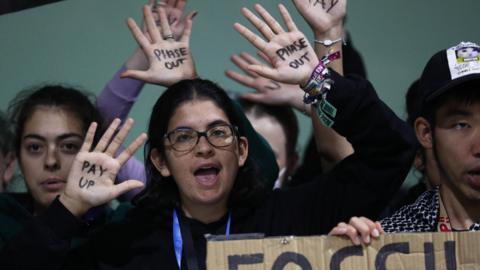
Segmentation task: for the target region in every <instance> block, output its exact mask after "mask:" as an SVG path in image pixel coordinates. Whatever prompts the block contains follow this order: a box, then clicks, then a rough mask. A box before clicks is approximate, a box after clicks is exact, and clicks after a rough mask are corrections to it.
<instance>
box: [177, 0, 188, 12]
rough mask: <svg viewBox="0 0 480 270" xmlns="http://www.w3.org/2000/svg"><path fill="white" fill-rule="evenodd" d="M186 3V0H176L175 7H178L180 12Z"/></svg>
mask: <svg viewBox="0 0 480 270" xmlns="http://www.w3.org/2000/svg"><path fill="white" fill-rule="evenodd" d="M186 5H187V0H178V1H177V4H176V5H175V7H176V8H177V9H179V10H180V11H182V13H183V10H184V9H185V6H186Z"/></svg>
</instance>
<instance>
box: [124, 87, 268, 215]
mask: <svg viewBox="0 0 480 270" xmlns="http://www.w3.org/2000/svg"><path fill="white" fill-rule="evenodd" d="M192 100H209V101H212V102H213V103H215V105H217V106H218V107H219V108H220V109H221V110H223V111H224V112H225V114H226V115H227V117H228V119H229V121H230V123H231V124H232V125H234V126H236V127H237V128H238V135H239V136H246V129H245V125H244V123H243V121H242V120H241V118H240V117H239V114H238V111H237V110H236V109H235V107H234V105H233V103H232V100H231V99H230V98H229V97H228V95H227V94H226V93H225V91H224V90H223V89H222V88H220V87H219V86H218V85H216V84H215V83H213V82H211V81H208V80H203V79H193V80H183V81H180V82H178V83H176V84H173V85H172V86H170V87H169V88H168V89H167V90H166V91H165V92H164V93H163V94H162V95H161V96H160V98H159V99H158V100H157V102H156V103H155V105H154V107H153V109H152V113H151V115H150V122H149V125H148V140H147V142H146V143H145V151H144V155H145V170H146V175H147V180H148V181H147V187H146V188H145V189H144V190H143V191H142V192H141V193H140V194H139V195H138V196H136V198H134V200H133V202H134V204H137V205H140V206H143V207H147V208H153V209H158V208H160V209H161V210H164V211H167V210H168V211H170V209H171V208H172V207H179V206H180V196H179V191H178V187H177V185H176V183H175V181H174V179H173V177H171V176H170V177H163V176H162V175H161V174H160V172H159V171H158V170H157V169H156V167H155V166H154V164H153V162H152V161H151V159H150V154H151V152H152V151H153V150H154V149H156V150H157V151H158V152H159V154H160V155H162V156H163V157H165V145H164V135H165V134H166V133H167V128H168V124H169V121H170V118H171V117H172V116H173V114H174V113H175V110H176V109H177V108H178V107H179V106H181V105H182V104H184V103H185V102H188V101H192ZM237 141H238V140H237ZM239 179H241V181H240V180H239ZM257 179H258V169H257V168H256V166H255V164H254V163H253V162H252V160H251V158H250V157H247V160H246V162H245V164H244V166H242V167H241V168H239V171H238V174H237V178H236V179H235V183H234V186H233V188H232V191H231V192H230V194H229V198H228V206H229V207H230V208H235V207H247V208H251V207H254V205H256V204H257V203H258V200H259V199H261V196H260V195H261V194H262V192H263V186H262V185H261V184H260V183H259V182H258V180H257Z"/></svg>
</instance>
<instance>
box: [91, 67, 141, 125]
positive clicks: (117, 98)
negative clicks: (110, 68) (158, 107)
mask: <svg viewBox="0 0 480 270" xmlns="http://www.w3.org/2000/svg"><path fill="white" fill-rule="evenodd" d="M127 62H128V61H127ZM126 68H127V66H126V65H125V66H122V67H121V68H120V70H118V71H117V72H116V73H115V75H114V76H113V78H112V79H111V80H110V81H109V82H108V83H107V85H106V86H105V88H104V89H103V91H102V92H101V93H100V94H99V95H98V97H97V107H98V109H99V110H100V112H101V113H102V116H103V117H104V119H105V120H106V121H107V123H110V122H111V121H113V119H115V118H120V119H121V120H122V122H123V121H124V120H125V119H126V118H127V116H128V114H129V112H130V110H131V108H132V106H133V104H135V102H136V101H137V98H138V96H139V95H140V92H141V90H142V88H143V86H144V84H145V83H144V82H143V81H140V80H135V79H130V78H121V77H120V74H122V72H124V71H125V70H126Z"/></svg>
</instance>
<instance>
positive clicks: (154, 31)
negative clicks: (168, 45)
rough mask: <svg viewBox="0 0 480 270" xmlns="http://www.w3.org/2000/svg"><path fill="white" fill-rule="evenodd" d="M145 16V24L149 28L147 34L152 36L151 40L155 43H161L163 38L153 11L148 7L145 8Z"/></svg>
mask: <svg viewBox="0 0 480 270" xmlns="http://www.w3.org/2000/svg"><path fill="white" fill-rule="evenodd" d="M143 16H144V18H145V24H146V26H147V32H148V34H149V35H150V38H151V39H152V41H153V42H154V43H157V42H159V41H160V40H161V39H162V37H161V36H160V31H159V29H158V28H157V24H156V23H155V19H154V18H153V15H152V10H151V9H150V8H149V7H148V6H144V7H143ZM162 27H163V26H162Z"/></svg>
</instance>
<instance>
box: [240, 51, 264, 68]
mask: <svg viewBox="0 0 480 270" xmlns="http://www.w3.org/2000/svg"><path fill="white" fill-rule="evenodd" d="M240 57H241V58H243V59H244V60H245V61H247V63H248V64H251V65H261V64H262V63H261V62H260V61H258V60H257V58H255V57H253V56H252V55H250V54H249V53H247V52H241V53H240Z"/></svg>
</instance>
